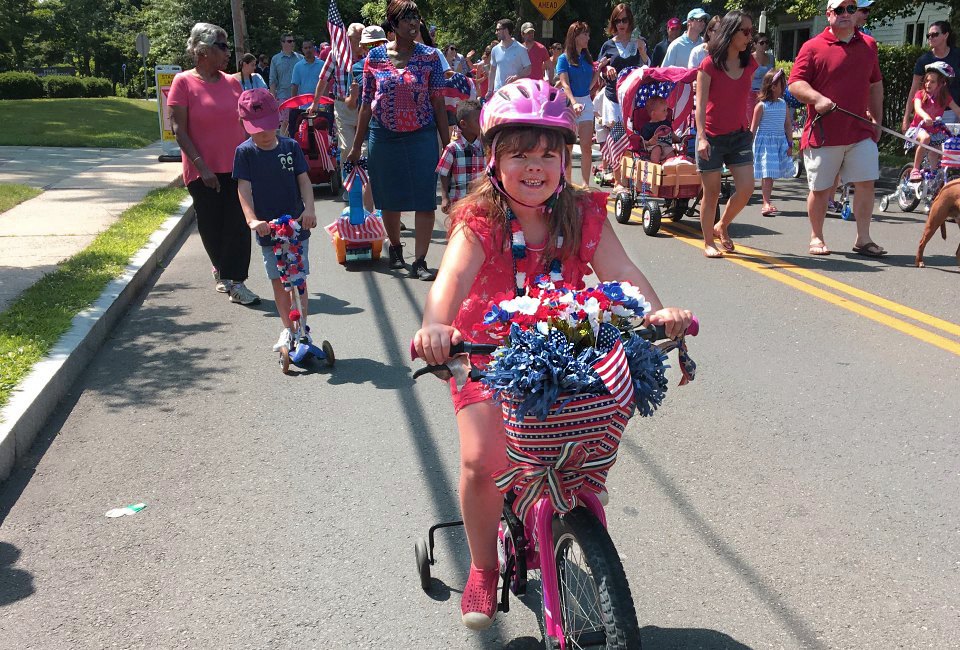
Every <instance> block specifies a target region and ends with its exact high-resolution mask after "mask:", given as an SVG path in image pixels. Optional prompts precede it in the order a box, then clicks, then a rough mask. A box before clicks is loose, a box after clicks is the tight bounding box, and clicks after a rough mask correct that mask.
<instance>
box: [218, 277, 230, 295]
mask: <svg viewBox="0 0 960 650" xmlns="http://www.w3.org/2000/svg"><path fill="white" fill-rule="evenodd" d="M232 286H233V280H217V287H216V288H217V293H230V288H231V287H232Z"/></svg>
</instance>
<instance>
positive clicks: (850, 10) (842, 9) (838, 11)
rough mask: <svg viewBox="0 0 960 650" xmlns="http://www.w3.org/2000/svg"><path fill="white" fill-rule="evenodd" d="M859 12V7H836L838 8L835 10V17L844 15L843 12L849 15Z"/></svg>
mask: <svg viewBox="0 0 960 650" xmlns="http://www.w3.org/2000/svg"><path fill="white" fill-rule="evenodd" d="M858 11H859V9H857V5H847V6H846V7H836V8H835V9H834V10H833V13H834V14H835V15H837V16H839V15H840V14H842V13H843V12H847V13H848V14H851V15H853V14H855V13H857V12H858Z"/></svg>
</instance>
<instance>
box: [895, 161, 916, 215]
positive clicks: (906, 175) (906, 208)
mask: <svg viewBox="0 0 960 650" xmlns="http://www.w3.org/2000/svg"><path fill="white" fill-rule="evenodd" d="M911 171H913V165H912V164H911V163H907V164H906V165H904V166H903V167H902V168H901V169H900V176H899V177H898V178H897V205H898V206H899V207H900V209H901V210H902V211H903V212H913V211H914V210H916V209H917V206H918V205H920V197H919V196H917V192H916V190H915V189H914V187H913V186H912V185H910V172H911Z"/></svg>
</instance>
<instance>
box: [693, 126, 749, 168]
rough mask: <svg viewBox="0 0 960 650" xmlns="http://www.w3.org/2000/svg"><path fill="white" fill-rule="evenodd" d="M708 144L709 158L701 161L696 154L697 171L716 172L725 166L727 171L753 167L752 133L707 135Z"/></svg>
mask: <svg viewBox="0 0 960 650" xmlns="http://www.w3.org/2000/svg"><path fill="white" fill-rule="evenodd" d="M707 142H709V143H710V157H709V158H707V159H703V158H701V157H700V155H699V154H697V171H700V172H718V171H721V170H722V169H723V166H724V165H726V166H727V169H733V168H734V167H743V166H744V165H751V166H752V165H753V133H751V132H750V131H746V130H743V131H734V132H733V133H724V134H723V135H707Z"/></svg>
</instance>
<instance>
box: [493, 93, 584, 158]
mask: <svg viewBox="0 0 960 650" xmlns="http://www.w3.org/2000/svg"><path fill="white" fill-rule="evenodd" d="M523 125H529V126H539V127H542V128H547V129H557V130H558V131H560V132H561V133H562V134H563V137H564V140H565V141H566V142H567V144H574V143H575V142H576V141H577V121H576V119H575V118H574V115H573V109H571V108H570V107H569V106H567V98H566V96H565V95H564V94H563V92H561V91H560V90H558V89H556V88H554V87H553V86H551V85H550V84H548V83H547V82H546V81H542V80H540V79H518V80H517V81H514V82H513V83H510V84H507V85H505V86H503V87H502V88H500V90H498V91H497V92H495V93H493V97H491V98H490V101H488V102H487V103H486V104H485V105H484V107H483V110H482V111H481V112H480V130H481V131H482V133H483V141H484V144H486V145H487V146H489V145H491V144H492V143H493V139H494V137H495V136H496V134H497V132H498V131H500V130H501V129H502V128H503V127H505V126H523Z"/></svg>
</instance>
